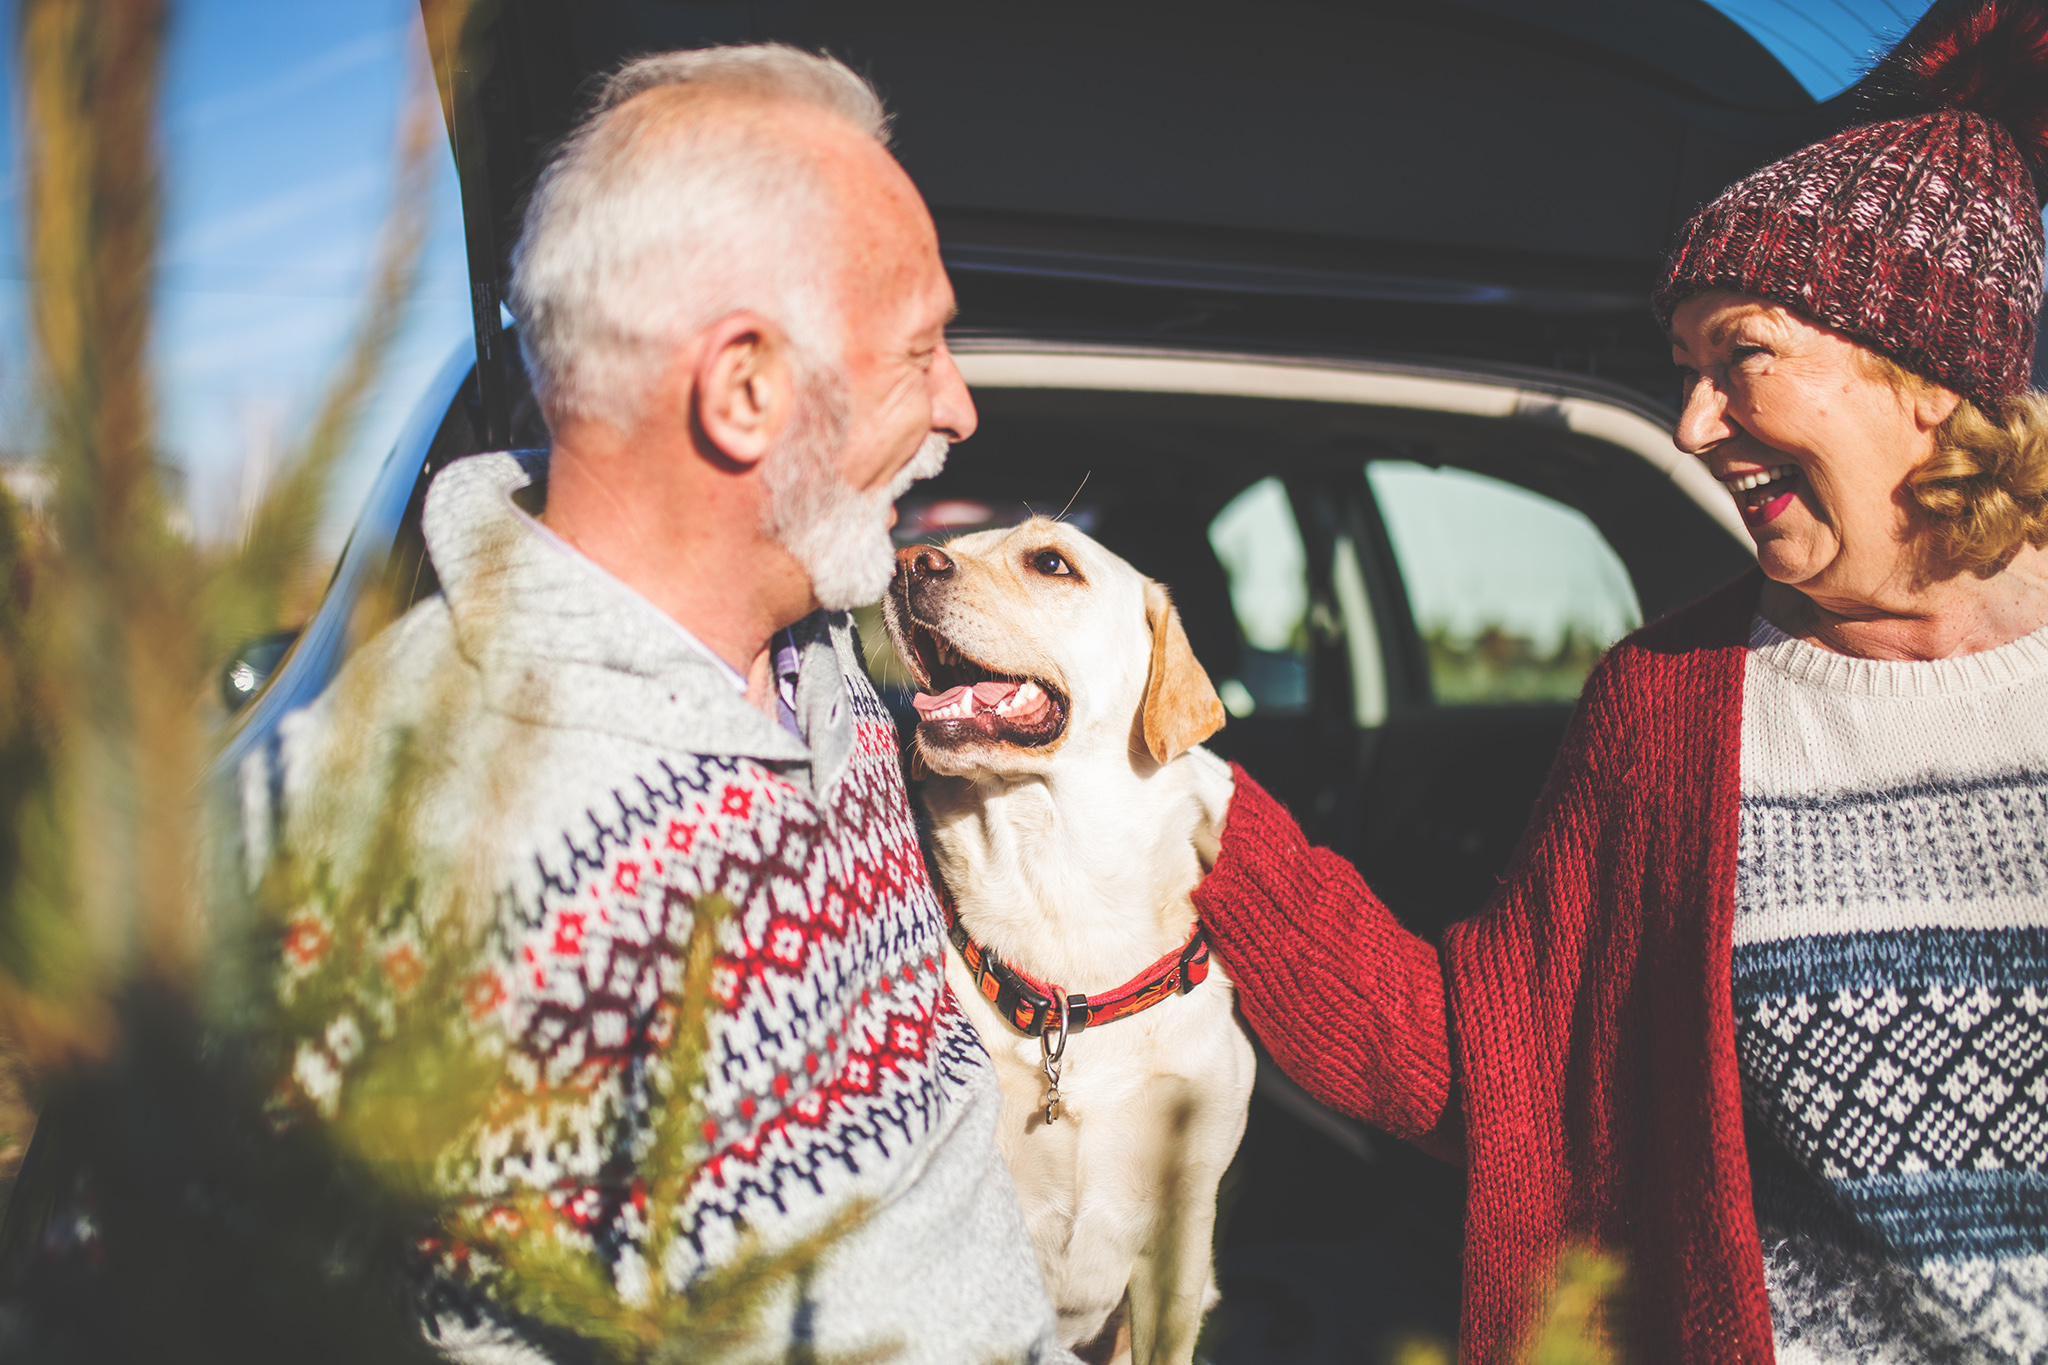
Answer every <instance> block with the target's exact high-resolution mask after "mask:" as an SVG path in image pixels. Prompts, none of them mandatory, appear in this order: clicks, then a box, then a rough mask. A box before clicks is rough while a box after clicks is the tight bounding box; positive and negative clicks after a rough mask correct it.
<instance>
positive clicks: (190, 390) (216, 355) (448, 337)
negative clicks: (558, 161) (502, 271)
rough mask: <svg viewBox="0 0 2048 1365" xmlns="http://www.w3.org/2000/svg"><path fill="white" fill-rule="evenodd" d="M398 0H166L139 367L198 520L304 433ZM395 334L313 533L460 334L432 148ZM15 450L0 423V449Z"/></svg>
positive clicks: (382, 172) (8, 384) (404, 69)
mask: <svg viewBox="0 0 2048 1365" xmlns="http://www.w3.org/2000/svg"><path fill="white" fill-rule="evenodd" d="M13 9H14V6H13V4H12V2H11V0H0V45H4V46H5V48H6V51H5V60H6V65H5V67H4V70H5V72H6V76H5V77H4V78H0V79H4V80H5V81H6V87H7V89H8V97H7V99H6V100H5V102H4V108H0V119H4V120H5V127H4V130H0V131H4V139H0V218H4V223H0V402H4V404H5V406H4V407H0V421H4V422H5V423H6V425H7V427H9V428H17V427H18V424H19V423H20V421H21V402H22V400H21V393H22V387H23V386H22V382H21V366H22V363H23V356H24V354H25V347H24V337H23V335H22V325H23V324H22V302H23V288H24V286H23V284H22V277H23V265H22V259H21V252H20V231H19V229H20V214H21V204H20V198H19V192H20V186H19V177H18V175H17V174H16V166H17V161H18V158H19V156H20V145H19V136H18V133H19V129H18V123H17V121H18V119H19V117H20V107H19V103H20V97H19V94H18V91H16V90H15V88H14V87H15V84H16V81H15V77H14V58H13V52H12V43H13V38H14V32H15V21H16V16H15V14H14V12H13ZM419 22H420V21H419V10H418V6H417V3H416V2H414V0H289V2H288V3H282V4H279V3H272V4H253V3H248V0H183V2H182V3H175V4H174V5H173V18H172V28H171V33H170V43H169V47H168V50H167V52H166V54H165V71H164V77H165V80H164V92H163V93H164V100H163V108H164V127H163V151H164V158H165V176H164V188H165V203H164V210H165V217H164V235H163V243H162V251H161V257H160V285H159V288H160V297H159V306H158V311H157V319H156V336H155V346H154V350H155V361H156V371H157V398H158V404H159V419H160V425H161V429H162V434H163V437H164V440H165V444H166V445H167V447H168V449H169V452H170V454H171V455H172V456H173V457H174V458H175V459H176V460H177V461H178V462H179V463H180V464H181V465H182V466H183V467H184V468H185V469H186V471H187V477H188V496H189V500H190V503H191V506H192V509H193V512H194V515H195V517H196V518H197V520H198V522H199V524H200V525H201V526H202V527H203V528H206V527H220V526H223V525H225V524H228V523H229V521H230V519H231V518H232V515H233V508H234V507H235V506H236V505H237V503H238V501H239V496H240V487H241V482H242V469H243V462H244V459H245V457H246V455H247V453H248V452H249V451H251V450H252V449H253V448H256V447H257V446H260V445H261V444H262V443H263V442H264V441H265V440H266V433H268V439H272V440H275V439H277V438H280V437H284V438H288V437H289V435H290V434H291V433H293V432H296V431H298V430H300V429H302V428H303V426H304V423H305V420H306V418H307V416H308V415H309V413H310V411H311V409H312V407H313V405H314V404H315V403H316V402H317V399H318V396H319V393H320V386H321V383H322V381H323V379H324V378H325V376H326V375H327V374H328V373H329V372H331V370H332V369H333V367H334V365H335V363H336V362H337V360H338V359H339V357H340V356H341V355H342V353H343V351H344V349H345V347H346V344H347V339H348V336H349V332H350V328H351V324H352V323H353V321H354V320H355V318H356V316H357V313H358V311H359V309H360V307H361V300H362V295H363V290H364V287H365V284H366V280H367V276H368V272H369V269H370V265H371V262H372V260H373V258H374V254H375V247H376V241H377V235H378V230H379V228H380V227H381V225H382V223H383V221H384V217H385V214H386V213H387V211H388V209H389V206H390V202H391V192H392V179H393V170H394V162H395V157H394V147H395V139H396V135H397V121H398V114H399V111H400V107H401V104H402V101H403V99H404V97H405V95H406V92H407V89H408V84H407V83H408V81H409V79H410V78H411V76H412V67H411V64H412V63H414V62H416V61H417V60H419V58H418V53H417V47H418V44H419V41H420V36H419ZM440 146H441V150H440V156H441V158H442V160H443V163H444V164H443V168H442V174H441V175H440V177H439V180H438V183H437V193H436V204H435V218H434V223H433V227H432V230H431V235H430V239H429V243H428V247H427V254H426V260H425V263H424V271H423V274H422V278H421V281H420V287H419V291H418V294H417V296H416V298H415V301H414V304H413V309H412V313H411V316H410V318H409V321H408V325H407V327H406V329H405V332H404V334H403V336H402V338H401V340H400V342H399V344H398V346H397V349H396V352H395V353H394V355H393V356H392V359H391V363H390V365H389V367H388V369H387V380H386V382H385V384H384V385H383V386H382V388H381V390H380V391H379V393H378V395H377V398H376V399H375V401H374V403H373V405H372V408H371V410H370V412H369V414H368V418H367V420H366V421H365V423H364V426H363V429H362V431H361V432H360V433H359V436H358V438H357V440H356V442H355V446H354V449H353V451H352V453H351V457H350V459H349V460H348V462H347V463H346V465H345V466H344V468H343V469H342V471H341V473H340V475H339V478H338V481H337V485H336V488H335V495H336V496H335V500H334V501H335V518H334V519H335V521H336V522H337V525H336V526H334V527H332V528H330V538H333V536H334V535H335V534H337V533H339V532H340V531H341V530H342V529H343V528H342V525H341V523H345V522H346V520H347V518H348V516H349V514H350V513H352V511H353V508H354V506H355V503H356V502H357V500H358V499H359V496H360V490H361V489H362V487H363V486H364V484H365V483H366V481H367V479H368V477H369V475H370V474H372V473H373V472H374V467H375V463H376V461H377V459H378V458H379V457H381V455H382V454H383V452H384V451H385V450H387V449H388V448H389V447H390V444H391V440H392V438H393V436H394V435H395V434H396V430H397V428H398V426H399V424H400V423H401V422H402V420H403V418H404V415H405V413H406V411H407V410H408V409H409V408H410V406H411V404H412V402H413V400H414V399H415V398H416V397H417V395H418V392H419V390H420V388H421V386H422V385H423V384H424V383H425V382H426V380H427V379H428V378H429V377H430V376H431V375H432V374H433V372H434V371H435V370H437V369H438V368H439V366H440V363H441V361H442V360H443V359H444V358H445V357H446V356H447V355H448V353H449V352H450V351H451V350H452V349H453V348H454V347H455V346H457V345H459V344H461V343H463V342H464V341H465V339H466V338H467V337H468V336H469V310H468V302H467V294H468V290H467V272H466V268H465V265H464V256H463V248H462V233H461V222H460V217H459V212H458V200H457V194H456V186H455V173H454V165H453V162H452V160H449V159H448V154H447V151H446V141H445V138H444V139H443V140H442V142H441V144H440ZM16 444H17V440H16V438H15V437H13V436H11V435H9V434H8V432H7V431H6V430H0V449H6V448H8V447H11V446H14V445H16Z"/></svg>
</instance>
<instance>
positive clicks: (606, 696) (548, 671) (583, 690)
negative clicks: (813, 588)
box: [422, 453, 854, 790]
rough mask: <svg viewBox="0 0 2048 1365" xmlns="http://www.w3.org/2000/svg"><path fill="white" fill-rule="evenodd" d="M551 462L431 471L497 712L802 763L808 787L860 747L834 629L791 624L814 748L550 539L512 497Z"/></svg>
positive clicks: (688, 641) (817, 622)
mask: <svg viewBox="0 0 2048 1365" xmlns="http://www.w3.org/2000/svg"><path fill="white" fill-rule="evenodd" d="M545 461H546V456H545V455H544V454H539V453H535V454H531V455H523V456H514V455H511V454H507V453H497V454H488V455H475V456H471V457H469V458H468V459H463V460H458V461H456V462H455V463H454V464H451V465H449V466H448V468H446V469H444V470H442V471H441V473H440V474H439V475H438V476H436V477H435V479H434V482H433V484H432V486H431V487H430V488H429V489H428V490H427V499H426V506H425V509H424V511H423V514H422V529H423V531H424V532H425V535H426V541H427V552H428V554H429V555H430V556H431V557H432V559H433V563H434V570H435V572H436V573H437V574H438V575H439V577H440V580H441V591H442V596H443V598H444V599H445V601H446V602H447V604H448V612H449V616H450V618H451V621H452V623H453V627H454V634H455V644H456V648H457V650H458V651H459V652H460V653H461V655H462V657H463V658H464V659H465V660H466V661H468V662H469V664H470V665H471V666H472V667H474V668H475V669H476V670H477V671H478V674H479V675H480V678H481V686H482V689H483V694H484V700H485V703H486V704H487V705H489V706H490V707H491V708H492V709H493V710H496V711H499V712H501V713H503V714H505V715H508V716H511V717H513V718H515V719H518V720H521V721H525V722H527V723H530V724H535V725H546V726H551V727H555V728H560V729H581V730H591V731H596V732H599V733H604V734H611V735H616V736H619V737H621V738H624V739H629V740H634V741H638V742H642V743H648V744H654V745H657V746H660V747H664V748H673V749H677V750H681V751H684V752H688V753H699V754H718V755H723V756H729V757H745V758H754V759H760V760H763V761H765V762H770V763H775V764H778V765H787V764H797V765H808V766H810V768H811V770H812V771H811V779H812V783H813V785H814V787H816V788H817V789H819V790H823V789H824V788H825V787H827V786H829V785H830V784H831V782H832V781H833V780H836V778H837V776H838V775H839V772H840V771H841V770H842V769H843V768H844V767H845V766H846V763H847V762H848V760H849V759H850V758H851V756H852V752H853V739H854V735H853V718H852V707H851V705H850V704H849V699H848V697H847V688H846V679H845V677H844V675H843V672H842V666H841V660H840V658H839V650H838V649H837V648H836V647H835V643H836V642H835V640H834V638H833V637H834V631H833V625H834V621H833V620H832V619H831V618H828V617H827V616H826V615H825V614H824V613H814V614H813V615H812V616H810V617H807V618H805V620H803V621H801V622H799V623H798V624H797V626H796V627H795V628H794V629H793V631H792V634H793V635H794V637H795V640H796V643H797V646H798V651H799V655H800V660H801V663H800V672H799V678H798V683H797V691H796V708H795V709H796V713H797V718H798V721H799V723H800V725H801V727H802V729H803V731H804V733H805V735H807V736H809V743H806V742H805V741H804V740H802V739H799V738H798V737H797V736H795V735H792V734H790V733H789V731H787V730H786V729H784V728H783V727H782V726H781V725H779V724H777V723H776V721H775V719H774V718H773V717H771V716H768V715H766V714H764V713H762V712H761V711H760V710H758V709H757V708H755V707H754V706H753V705H751V704H750V703H749V702H748V701H747V700H746V698H745V697H744V696H742V695H740V693H739V692H738V691H737V690H736V689H735V688H734V687H733V684H732V677H731V671H730V670H729V669H727V668H725V667H723V666H722V665H721V664H720V662H719V661H717V660H715V659H713V658H712V657H711V656H709V655H708V654H707V653H706V652H705V650H704V647H703V646H702V645H700V644H698V643H697V642H696V641H695V640H694V639H692V638H691V637H690V636H689V635H688V634H686V633H685V632H683V631H680V630H677V629H676V628H675V626H674V624H673V623H672V622H671V621H670V620H669V619H668V618H667V617H665V616H663V615H662V614H661V612H660V610H659V608H657V607H655V606H654V604H653V603H651V602H649V601H648V600H647V599H646V598H644V597H642V596H640V595H639V594H638V593H636V592H634V591H633V590H632V589H631V588H630V587H628V586H627V585H626V584H624V583H622V582H620V581H619V580H618V579H617V578H614V577H613V576H612V575H610V574H608V573H606V572H605V571H604V570H603V569H601V568H599V567H598V566H597V565H596V564H595V563H593V562H591V561H590V560H589V559H587V558H585V557H583V556H582V555H580V554H576V553H574V552H573V551H571V552H569V553H565V552H564V549H563V547H561V546H558V545H551V544H548V543H547V542H546V541H545V540H544V539H543V538H542V535H541V532H540V529H539V527H538V526H537V525H535V523H534V522H532V521H531V520H530V519H529V518H527V517H526V516H525V515H524V514H523V513H521V512H520V510H519V509H518V507H517V506H515V505H514V503H513V501H512V497H513V494H515V493H517V492H518V491H519V490H521V489H523V488H526V487H527V486H529V485H530V484H531V483H533V482H534V479H535V477H536V476H538V475H540V474H541V473H542V471H544V469H545V467H546V465H545Z"/></svg>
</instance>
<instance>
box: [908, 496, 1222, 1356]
mask: <svg viewBox="0 0 2048 1365" xmlns="http://www.w3.org/2000/svg"><path fill="white" fill-rule="evenodd" d="M885 612H886V617H887V621H888V626H889V633H890V636H891V638H892V639H893V640H894V642H895V645H896V649H897V652H898V653H899V654H900V655H901V656H902V658H903V661H904V662H905V664H906V665H907V666H908V667H909V669H910V671H911V673H912V675H913V676H914V678H915V680H916V683H917V686H918V688H919V689H920V692H919V694H918V696H917V698H916V702H915V704H916V707H917V710H918V714H919V722H918V726H917V739H916V747H915V756H916V758H917V760H918V761H919V762H921V764H922V766H923V767H924V769H925V770H926V771H927V772H928V773H929V774H930V775H931V776H930V778H929V780H928V781H926V782H925V784H924V788H923V795H922V800H923V803H924V808H925V811H926V813H927V815H928V816H929V818H930V825H931V831H932V843H933V853H934V858H935V861H936V863H937V868H936V871H937V872H938V874H939V876H940V879H941V880H942V881H943V883H944V885H945V888H946V889H947V890H949V892H950V899H951V901H952V906H951V909H950V911H949V913H950V914H951V915H952V917H953V923H952V925H951V926H950V928H951V933H952V938H953V943H954V945H955V948H956V949H957V951H955V952H953V953H949V954H948V955H947V972H948V977H949V980H950V982H951V984H952V987H953V992H954V994H955V995H956V996H958V997H959V999H960V1001H961V1004H962V1006H963V1007H964V1008H965V1009H966V1010H967V1013H968V1015H969V1017H970V1018H972V1019H973V1020H974V1023H975V1026H976V1027H977V1028H978V1029H979V1030H980V1032H981V1037H982V1040H983V1041H984V1042H985V1043H986V1044H987V1046H988V1050H989V1054H990V1056H991V1057H992V1058H993V1059H994V1062H995V1070H996V1074H997V1076H998V1077H999V1078H1000V1080H1001V1083H1002V1092H1003V1119H1002V1130H1001V1132H1000V1134H999V1136H998V1141H999V1143H1000V1144H1001V1147H1002V1152H1003V1155H1004V1156H1005V1157H1006V1158H1007V1159H1008V1161H1009V1165H1010V1169H1011V1171H1012V1172H1013V1173H1014V1175H1015V1177H1016V1181H1017V1192H1018V1194H1019V1196H1021V1198H1022V1200H1023V1203H1024V1214H1025V1219H1026V1221H1027V1222H1028V1224H1029V1226H1030V1229H1031V1236H1032V1240H1033V1242H1034V1244H1035V1245H1036V1248H1037V1252H1038V1262H1039V1266H1040V1268H1041V1269H1042V1270H1043V1271H1044V1274H1045V1283H1046V1288H1047V1290H1048V1291H1049V1292H1050V1294H1051V1295H1052V1301H1053V1304H1054V1306H1055V1307H1056V1308H1057V1309H1058V1310H1059V1314H1060V1328H1061V1335H1062V1338H1063V1340H1064V1341H1065V1342H1066V1344H1067V1345H1069V1346H1070V1347H1073V1348H1075V1349H1076V1350H1077V1351H1079V1352H1080V1353H1081V1354H1082V1355H1083V1356H1084V1358H1087V1359H1093V1360H1106V1359H1110V1358H1112V1357H1115V1358H1119V1359H1121V1358H1124V1352H1125V1351H1126V1349H1128V1350H1129V1352H1130V1353H1131V1355H1132V1356H1133V1357H1135V1359H1136V1360H1138V1361H1140V1362H1153V1361H1158V1362H1169V1361H1170V1362H1185V1361H1187V1360H1189V1359H1190V1357H1191V1356H1192V1354H1193V1350H1194V1342H1195V1332H1196V1329H1197V1328H1198V1327H1199V1325H1200V1323H1201V1318H1202V1314H1203V1313H1204V1312H1206V1311H1207V1309H1208V1307H1209V1306H1210V1305H1211V1304H1212V1303H1213V1302H1214V1301H1215V1298H1216V1291H1215V1285H1214V1273H1213V1268H1212V1262H1211V1252H1210V1241H1211V1235H1212V1231H1213V1228H1214V1225H1215V1218H1216V1185H1217V1181H1218V1180H1219V1179H1221V1177H1222V1175H1223V1171H1224V1168H1225V1167H1226V1166H1227V1165H1228V1164H1229V1162H1230V1158H1231V1156H1232V1154H1233V1153H1234V1152H1235V1151H1236V1150H1237V1144H1238V1140H1239V1139H1240V1138H1241V1137H1243V1135H1244V1124H1245V1112H1246V1108H1247V1106H1248V1104H1249V1102H1250V1098H1251V1089H1252V1076H1253V1059H1252V1049H1251V1045H1250V1043H1249V1042H1248V1041H1247V1040H1246V1038H1245V1036H1244V1033H1243V1032H1242V1030H1241V1029H1240V1027H1239V1025H1238V1024H1237V1022H1236V1019H1235V1018H1234V1016H1233V1014H1232V1012H1231V1004H1232V999H1231V996H1232V993H1231V989H1230V984H1229V982H1228V981H1226V980H1225V979H1224V977H1223V973H1222V972H1221V971H1220V970H1219V969H1217V968H1216V967H1215V966H1214V965H1212V964H1210V963H1209V962H1208V953H1207V950H1208V943H1207V940H1206V939H1205V938H1203V937H1202V936H1201V935H1200V934H1199V932H1198V931H1197V928H1196V923H1195V911H1194V906H1193V904H1192V902H1191V901H1190V900H1189V892H1190V891H1191V890H1192V889H1193V888H1194V885H1195V883H1196V881H1197V880H1199V879H1200V877H1201V875H1202V872H1203V870H1204V867H1205V866H1206V865H1208V864H1211V863H1213V862H1214V859H1215V853H1216V839H1217V836H1218V833H1219V832H1220V830H1221V829H1222V825H1223V816H1224V811H1225V808H1226V807H1227V806H1228V804H1229V801H1230V794H1231V779H1230V769H1229V766H1228V765H1227V764H1225V763H1224V762H1223V761H1222V760H1220V759H1218V758H1216V757H1215V756H1214V755H1212V754H1210V753H1208V752H1207V751H1206V750H1203V749H1200V748H1197V747H1195V746H1196V745H1197V744H1199V742H1200V741H1201V740H1203V739H1206V738H1207V737H1208V736H1209V735H1211V734H1213V733H1215V731H1216V730H1217V728H1218V727H1220V726H1221V725H1222V723H1223V708H1222V706H1221V705H1220V704H1219V703H1218V701H1217V699H1216V693H1215V690H1214V689H1213V688H1212V687H1211V686H1210V684H1209V678H1208V675H1207V674H1205V673H1204V672H1203V671H1202V667H1201V665H1200V664H1198V663H1197V662H1196V661H1195V656H1194V652H1193V651H1192V650H1191V649H1190V648H1189V647H1188V641H1187V635H1186V633H1185V632H1184V631H1183V630H1182V629H1181V624H1180V617H1179V615H1178V614H1177V613H1176V612H1175V611H1174V608H1173V604H1172V602H1171V601H1170V600H1169V599H1168V597H1167V594H1166V590H1165V589H1164V588H1162V587H1161V586H1160V585H1159V584H1157V583H1154V582H1152V581H1151V580H1150V579H1147V578H1145V577H1144V576H1143V575H1141V574H1139V573H1138V572H1137V571H1136V570H1135V569H1133V568H1132V567H1131V566H1130V565H1129V564H1127V563H1125V562H1124V561H1123V560H1121V559H1119V558H1117V557H1116V556H1115V555H1113V554H1111V553H1109V552H1108V551H1107V550H1105V549H1103V548H1102V547H1101V546H1100V545H1098V544H1096V543H1095V542H1094V541H1092V540H1090V539H1089V538H1088V537H1087V536H1085V535H1083V534H1081V533H1080V532H1079V531H1076V530H1074V529H1073V528H1072V527H1069V526H1065V525H1062V524H1059V523H1057V522H1053V521H1049V520H1047V519H1046V518H1044V517H1036V518H1033V519H1032V520H1030V521H1027V522H1025V523H1024V524H1023V525H1021V526H1017V527H1014V528H1012V529H1009V530H1003V531H983V532H979V533H977V534H974V535H969V536H963V537H961V538H960V539H957V540H954V541H952V542H951V543H949V544H948V545H946V546H945V548H944V549H937V548H933V547H930V546H916V547H912V548H910V549H906V550H904V551H902V552H901V553H900V554H899V555H898V557H897V573H896V580H895V583H894V585H893V587H892V588H891V590H890V594H889V597H888V599H887V601H886V604H885ZM1126 1294H1128V1296H1129V1297H1128V1302H1126ZM1126 1309H1127V1313H1126V1311H1125V1310H1126ZM1120 1329H1121V1330H1120Z"/></svg>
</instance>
